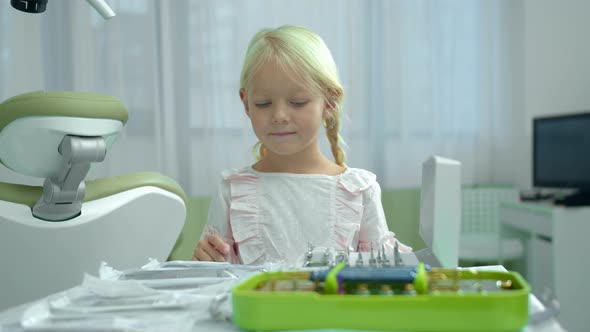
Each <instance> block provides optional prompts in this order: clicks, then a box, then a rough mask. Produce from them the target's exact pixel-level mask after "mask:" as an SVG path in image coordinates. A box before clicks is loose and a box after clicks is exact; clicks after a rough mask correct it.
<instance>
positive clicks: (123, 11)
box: [0, 0, 523, 196]
mask: <svg viewBox="0 0 590 332" xmlns="http://www.w3.org/2000/svg"><path fill="white" fill-rule="evenodd" d="M107 2H108V3H109V4H110V5H111V7H112V8H113V9H114V11H115V12H116V13H117V16H116V17H115V18H113V19H111V20H107V21H105V20H103V19H102V18H101V17H100V16H99V15H98V14H97V13H95V12H94V11H93V10H92V8H91V7H90V6H88V5H87V4H86V2H85V1H68V0H51V1H49V3H48V6H47V11H46V12H45V13H43V14H38V15H32V14H25V13H21V12H18V11H16V10H15V9H12V8H11V7H10V5H9V4H8V3H5V4H3V7H2V8H0V75H1V78H0V99H1V100H4V99H6V98H8V97H11V96H14V95H16V94H19V93H23V92H29V91H34V90H43V89H44V90H72V91H91V92H98V93H104V94H108V95H112V96H115V97H117V98H120V99H121V100H122V101H123V102H124V103H125V104H126V105H127V107H128V109H129V115H130V117H129V122H128V123H127V125H126V127H125V129H124V131H123V132H122V133H121V135H120V136H119V138H118V141H117V142H116V143H115V145H114V146H113V147H112V149H111V150H110V151H109V153H108V155H107V158H106V160H105V162H103V163H102V164H100V165H97V166H95V167H94V168H93V169H92V171H91V173H90V175H89V178H96V177H107V176H115V175H119V174H122V173H126V172H133V171H143V170H151V171H157V172H160V173H163V174H165V175H167V176H170V177H172V178H174V179H175V180H177V181H178V182H179V183H180V184H181V186H182V187H183V188H184V190H185V191H186V192H187V194H189V195H191V196H198V195H210V194H211V193H212V192H213V191H214V190H215V186H216V183H217V181H218V180H219V174H220V172H221V171H222V170H223V169H226V168H235V167H242V166H245V165H247V164H250V163H253V162H254V158H253V155H252V146H253V145H254V144H255V143H256V138H255V136H254V135H253V133H252V131H251V129H250V125H249V122H248V118H247V117H246V115H245V113H244V111H243V108H242V105H241V103H240V100H239V97H238V81H239V73H240V71H241V65H242V61H243V57H244V53H245V50H246V47H247V44H248V42H249V40H250V38H251V37H252V36H253V35H254V33H255V32H256V31H258V30H259V29H261V28H263V27H277V26H280V25H284V24H296V25H302V26H306V27H308V28H310V29H312V30H314V31H316V32H317V33H318V34H320V35H321V36H322V37H323V38H324V40H325V42H326V44H327V45H328V47H329V48H330V49H331V51H332V54H333V56H334V58H335V61H336V63H337V65H338V67H339V70H340V76H341V80H342V82H343V85H344V88H345V105H344V110H345V115H344V119H343V124H342V132H341V134H342V136H343V138H344V140H345V142H346V143H347V148H346V149H345V151H346V152H347V157H348V159H347V164H348V165H349V166H351V167H361V168H366V169H368V170H370V171H372V172H374V173H376V174H377V176H378V179H379V181H380V183H381V185H382V187H384V188H400V187H415V186H418V185H419V184H420V180H421V179H420V174H421V173H420V172H421V163H422V161H424V160H425V159H426V158H427V157H428V156H429V155H431V154H439V155H442V156H446V157H449V158H454V159H458V160H460V161H461V162H462V163H463V182H464V183H483V182H504V181H506V179H502V178H498V177H497V176H495V174H496V173H497V172H495V171H494V158H495V154H496V153H497V152H498V151H504V150H505V149H509V148H510V146H511V144H512V143H513V142H512V141H511V140H512V137H511V135H512V134H511V133H512V132H513V130H512V126H513V125H512V124H513V118H514V116H515V115H514V114H516V113H518V112H522V111H520V110H513V107H512V106H511V105H512V104H513V102H512V98H513V96H514V94H516V93H521V92H522V91H520V89H522V87H519V86H517V85H515V84H513V82H514V81H515V78H514V75H515V74H514V64H515V63H517V60H516V59H515V57H517V56H518V54H519V53H518V52H519V51H518V45H519V40H518V36H519V35H520V33H518V32H517V31H515V30H517V29H518V27H519V24H518V23H519V20H522V17H523V15H522V13H519V9H520V8H521V6H520V5H519V3H520V1H511V0H499V1H486V0H480V1H475V0H474V1H460V0H454V1H453V0H441V1H434V0H433V1H426V0H423V1H417V0H413V1H410V0H408V1H401V0H400V1H387V0H380V1H379V0H373V1H361V0H356V1H354V0H346V1H342V0H299V1H280V0H275V1H272V0H249V1H238V0H236V1H230V0H207V1H205V0H200V1H188V0H176V1H155V0H151V1H150V0H117V1H115V0H107ZM322 137H323V135H322ZM322 148H323V150H324V151H325V152H326V153H327V154H328V155H329V156H330V152H329V149H328V143H327V140H325V139H322ZM0 180H2V181H5V182H22V183H35V182H34V181H37V180H30V179H25V178H24V177H19V176H18V175H16V174H15V173H13V172H10V171H8V170H6V169H5V168H3V169H1V170H0ZM38 183H40V180H39V182H38Z"/></svg>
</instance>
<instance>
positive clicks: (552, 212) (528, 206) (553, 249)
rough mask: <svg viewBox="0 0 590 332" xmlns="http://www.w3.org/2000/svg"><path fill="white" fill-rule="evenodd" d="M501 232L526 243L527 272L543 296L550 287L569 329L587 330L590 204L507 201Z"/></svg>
mask: <svg viewBox="0 0 590 332" xmlns="http://www.w3.org/2000/svg"><path fill="white" fill-rule="evenodd" d="M500 223H501V236H502V237H519V238H521V239H522V241H523V242H524V243H523V244H524V247H525V264H524V268H522V269H516V270H517V271H518V272H520V273H522V274H523V276H524V277H525V278H526V279H527V280H528V281H529V283H530V284H531V287H532V288H533V293H534V294H535V295H536V296H537V297H538V298H542V296H543V292H544V289H545V288H546V287H547V288H549V289H551V291H552V292H553V293H554V294H555V295H556V296H557V298H558V300H559V301H560V304H561V309H560V314H559V320H560V322H561V323H562V325H563V327H564V328H565V329H567V330H568V331H586V330H587V328H588V326H590V315H589V314H588V313H587V309H586V308H587V307H588V301H589V299H590V279H589V276H590V241H589V236H590V207H567V208H566V207H561V206H553V205H550V204H541V203H502V204H501V205H500Z"/></svg>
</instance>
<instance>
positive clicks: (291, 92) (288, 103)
mask: <svg viewBox="0 0 590 332" xmlns="http://www.w3.org/2000/svg"><path fill="white" fill-rule="evenodd" d="M292 77H293V75H290V74H289V73H287V72H285V71H283V70H282V69H281V68H280V67H279V66H278V65H276V64H275V63H272V62H270V63H267V64H264V65H263V66H261V67H260V68H259V70H258V71H257V72H256V73H255V74H254V76H253V77H252V80H251V83H250V89H249V91H247V94H246V92H245V91H243V90H241V91H240V98H241V99H242V102H243V103H244V107H245V109H246V113H247V114H248V117H249V118H250V121H251V122H252V128H253V129H254V133H255V134H256V136H257V137H258V139H259V140H260V141H261V142H262V143H263V144H264V145H265V146H266V147H267V148H268V150H269V152H272V153H275V154H277V155H294V154H297V153H301V152H306V151H312V152H315V151H316V150H314V149H317V150H318V151H319V146H318V142H317V140H318V129H319V128H320V125H321V123H322V118H323V115H324V112H325V103H324V100H323V98H322V96H319V95H317V94H314V93H313V92H312V91H311V90H309V89H306V88H305V87H302V86H301V85H300V84H298V83H297V82H296V81H295V80H293V78H292Z"/></svg>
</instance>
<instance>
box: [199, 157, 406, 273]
mask: <svg viewBox="0 0 590 332" xmlns="http://www.w3.org/2000/svg"><path fill="white" fill-rule="evenodd" d="M222 177H223V178H222V180H221V182H220V184H219V190H218V193H217V195H216V196H214V197H213V199H212V202H211V206H210V208H209V218H208V222H207V226H206V227H205V231H204V232H203V236H205V235H207V234H217V235H219V236H221V237H222V239H223V240H224V241H225V242H226V243H228V244H229V245H230V248H231V250H230V251H231V252H230V261H231V263H239V264H264V263H268V262H296V261H297V260H298V259H300V258H301V257H302V255H304V254H305V252H306V251H307V246H308V243H311V244H313V245H314V246H316V247H326V248H333V249H335V250H347V249H350V250H351V251H368V250H370V245H371V243H373V245H374V246H375V248H376V246H378V245H384V246H385V247H386V249H388V251H389V250H392V248H393V246H394V245H395V243H396V242H398V240H397V239H396V238H395V237H394V234H393V233H392V232H390V231H389V229H388V227H387V223H386V220H385V214H384V213H383V206H382V204H381V188H380V186H379V184H378V183H377V181H376V176H375V175H374V174H373V173H371V172H369V171H366V170H363V169H358V168H347V169H346V170H345V171H344V172H343V173H342V174H339V175H323V174H292V173H265V172H258V171H256V170H254V169H253V168H252V167H251V166H248V167H245V168H242V169H233V170H227V171H224V172H223V173H222ZM398 246H399V250H400V251H401V252H409V251H411V250H412V249H411V248H410V247H408V246H406V245H404V244H402V243H400V242H398Z"/></svg>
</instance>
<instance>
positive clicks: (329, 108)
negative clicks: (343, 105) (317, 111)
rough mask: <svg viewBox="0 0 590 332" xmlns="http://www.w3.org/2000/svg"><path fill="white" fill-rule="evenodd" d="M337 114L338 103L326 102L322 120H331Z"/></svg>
mask: <svg viewBox="0 0 590 332" xmlns="http://www.w3.org/2000/svg"><path fill="white" fill-rule="evenodd" d="M334 112H336V103H335V102H334V101H326V106H325V107H324V112H323V113H322V119H326V118H329V117H330V116H332V115H333V114H334Z"/></svg>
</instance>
